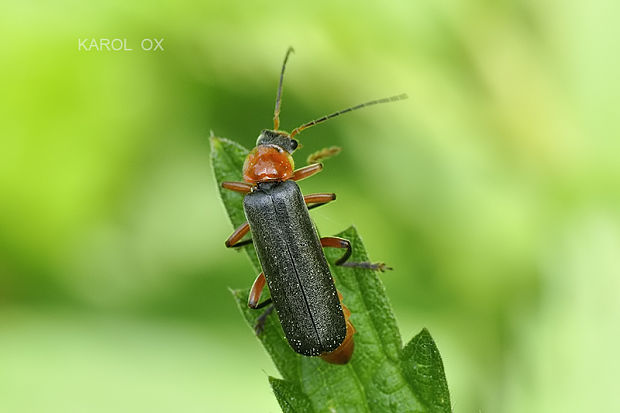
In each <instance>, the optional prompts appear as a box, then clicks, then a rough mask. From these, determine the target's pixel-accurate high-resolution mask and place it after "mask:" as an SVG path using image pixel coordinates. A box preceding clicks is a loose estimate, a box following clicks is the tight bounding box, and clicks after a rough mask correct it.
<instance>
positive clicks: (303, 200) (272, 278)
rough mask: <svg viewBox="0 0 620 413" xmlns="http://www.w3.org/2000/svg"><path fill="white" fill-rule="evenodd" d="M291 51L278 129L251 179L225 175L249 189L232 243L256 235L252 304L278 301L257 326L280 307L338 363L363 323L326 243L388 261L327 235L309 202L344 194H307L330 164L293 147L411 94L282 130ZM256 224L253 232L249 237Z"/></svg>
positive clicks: (255, 161) (261, 140)
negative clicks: (341, 286)
mask: <svg viewBox="0 0 620 413" xmlns="http://www.w3.org/2000/svg"><path fill="white" fill-rule="evenodd" d="M291 51H292V49H289V50H288V51H287V54H286V57H285V59H284V64H283V65H282V71H281V74H280V84H279V87H278V94H277V98H276V108H275V113H274V130H263V131H262V132H261V134H260V136H259V137H258V140H257V143H256V147H255V148H254V149H253V150H252V151H251V152H250V153H249V154H248V156H247V158H246V160H245V163H244V166H243V179H244V182H223V183H222V186H223V187H224V188H227V189H230V190H233V191H237V192H241V193H244V194H246V195H245V197H244V200H243V208H244V211H245V216H246V218H247V222H246V223H244V224H243V225H241V226H240V227H239V228H237V229H236V230H235V231H234V232H233V234H232V235H231V236H230V237H229V238H228V240H227V241H226V246H227V247H239V246H242V245H246V244H248V243H253V244H254V247H255V248H256V252H257V255H258V258H259V261H260V263H261V267H262V270H263V272H261V273H260V274H259V275H258V277H257V278H256V281H254V285H253V286H252V289H251V290H250V296H249V300H248V305H249V306H250V307H251V308H255V309H258V308H262V307H265V306H267V305H269V304H270V303H272V302H273V305H272V306H270V307H269V308H268V309H267V310H266V311H265V313H264V314H263V315H262V316H261V317H260V318H259V322H258V325H257V331H259V330H260V329H261V328H262V325H261V323H263V322H264V320H265V317H266V316H267V315H268V314H269V313H270V312H271V311H272V310H273V309H274V308H275V310H276V311H277V313H278V316H279V318H280V322H281V324H282V329H283V330H284V333H285V336H286V338H287V340H288V342H289V344H290V345H291V347H292V348H293V350H295V351H296V352H297V353H300V354H303V355H305V356H320V357H321V358H323V359H324V360H326V361H328V362H330V363H336V364H345V363H347V362H348V361H349V360H350V358H351V356H352V355H353V347H354V344H353V334H354V333H355V328H354V327H353V324H351V322H350V320H349V317H350V315H351V313H350V311H349V310H348V309H347V308H346V307H345V306H344V305H343V304H342V296H341V295H340V293H339V292H338V291H337V290H336V286H335V285H334V281H333V278H332V275H331V272H330V269H329V266H328V264H327V260H326V258H325V254H324V253H323V250H322V248H323V247H334V248H342V249H345V250H346V252H345V253H344V255H343V256H342V257H341V258H340V259H339V260H338V261H336V265H343V266H349V267H362V268H367V269H378V270H381V271H383V270H384V269H385V268H386V267H385V265H384V264H380V263H379V264H371V263H367V262H359V263H353V262H348V261H347V260H348V258H349V257H350V255H351V243H350V242H349V241H348V240H345V239H342V238H337V237H325V238H319V236H318V234H317V231H316V229H315V228H314V225H313V223H312V220H311V219H310V214H309V212H308V210H309V209H312V208H315V207H318V206H321V205H325V204H326V203H328V202H331V201H333V200H334V199H335V198H336V196H335V194H332V193H320V194H311V195H306V196H303V195H302V193H301V191H300V189H299V186H298V185H297V183H296V182H295V181H298V180H300V179H303V178H307V177H309V176H311V175H313V174H315V173H317V172H319V171H321V169H322V165H321V164H320V163H314V164H311V165H308V166H305V167H303V168H300V169H294V161H293V158H292V154H293V152H294V151H295V149H297V146H298V142H297V140H295V139H294V136H295V135H296V134H298V133H299V132H301V131H302V130H304V129H306V128H308V127H311V126H314V125H315V124H317V123H320V122H323V121H325V120H327V119H330V118H332V117H335V116H338V115H340V114H341V113H345V112H349V111H351V110H354V109H359V108H362V107H365V106H369V105H372V104H375V103H384V102H390V101H395V100H400V99H403V98H405V96H404V95H400V96H395V97H392V98H386V99H381V100H376V101H371V102H367V103H365V104H362V105H358V106H356V107H353V108H349V109H345V110H343V111H340V112H336V113H334V114H331V115H328V116H324V117H323V118H320V119H317V120H314V121H311V122H308V123H306V124H304V125H301V126H300V127H298V128H296V129H294V130H293V132H291V133H290V134H288V133H286V132H283V131H279V130H277V129H278V126H279V112H280V99H281V93H282V80H283V77H284V69H285V67H286V62H287V60H288V57H289V55H290V53H291ZM329 152H330V151H326V153H329ZM250 231H251V232H252V239H250V240H246V241H242V239H243V237H244V236H245V235H246V234H247V233H248V232H250ZM265 283H267V284H268V286H269V291H270V293H271V298H269V299H267V300H265V301H263V302H261V303H259V300H260V295H261V293H262V290H263V288H264V286H265Z"/></svg>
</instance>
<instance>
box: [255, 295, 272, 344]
mask: <svg viewBox="0 0 620 413" xmlns="http://www.w3.org/2000/svg"><path fill="white" fill-rule="evenodd" d="M270 300H271V299H270ZM273 308H274V307H273V305H270V306H269V307H267V309H266V310H265V312H264V313H262V314H261V315H260V316H259V317H258V318H257V319H256V324H254V332H255V333H256V335H257V336H260V335H261V333H262V332H263V330H264V329H265V322H266V321H267V317H269V314H271V313H273Z"/></svg>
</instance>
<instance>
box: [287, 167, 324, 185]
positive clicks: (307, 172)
mask: <svg viewBox="0 0 620 413" xmlns="http://www.w3.org/2000/svg"><path fill="white" fill-rule="evenodd" d="M322 169H323V164H320V163H314V164H312V165H308V166H304V167H303V168H299V169H297V170H295V171H293V176H292V177H291V180H293V181H299V180H300V179H304V178H307V177H309V176H312V175H314V174H316V173H318V172H321V170H322Z"/></svg>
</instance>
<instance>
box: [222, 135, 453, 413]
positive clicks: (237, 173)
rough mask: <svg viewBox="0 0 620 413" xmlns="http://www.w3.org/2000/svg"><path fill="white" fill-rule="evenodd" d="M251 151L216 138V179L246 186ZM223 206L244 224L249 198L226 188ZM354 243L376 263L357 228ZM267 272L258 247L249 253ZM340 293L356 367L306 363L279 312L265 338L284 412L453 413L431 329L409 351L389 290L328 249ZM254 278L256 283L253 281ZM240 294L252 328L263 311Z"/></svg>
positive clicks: (357, 255) (360, 255)
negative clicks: (244, 174) (245, 166)
mask: <svg viewBox="0 0 620 413" xmlns="http://www.w3.org/2000/svg"><path fill="white" fill-rule="evenodd" d="M247 153H248V150H247V149H245V148H243V147H241V146H239V145H238V144H236V143H234V142H232V141H229V140H227V139H223V138H217V137H211V159H212V165H213V169H214V172H215V177H216V180H217V183H218V186H220V183H221V182H222V181H241V180H242V177H241V168H242V165H243V161H244V158H245V156H246V155H247ZM220 193H221V195H222V201H223V202H224V206H225V207H226V210H227V212H228V216H229V217H230V220H231V222H232V224H233V226H235V227H236V226H238V225H240V224H242V223H243V222H244V221H245V217H244V213H243V207H242V200H243V196H242V195H240V194H236V193H233V192H231V191H227V190H224V189H221V187H220ZM338 236H340V237H343V238H346V239H348V240H350V241H351V244H352V245H353V254H352V256H351V260H352V261H369V260H368V256H367V255H366V251H365V249H364V246H363V243H362V240H361V238H360V237H359V235H358V233H357V231H356V230H355V228H354V227H350V228H348V229H347V230H345V231H343V232H341V233H340V234H338ZM244 249H245V252H246V253H247V255H248V256H249V258H250V261H251V262H252V264H253V265H254V269H255V271H256V272H255V274H258V273H259V272H260V266H259V262H258V259H257V256H256V252H255V251H254V248H253V246H252V245H249V246H247V247H244ZM325 253H326V256H327V259H328V261H329V262H330V267H331V270H332V275H333V277H334V281H335V282H336V287H337V288H338V290H339V291H340V292H341V293H342V295H343V300H344V304H345V305H346V306H347V307H348V308H349V310H351V322H352V323H353V325H354V326H355V328H356V330H357V332H356V334H355V336H354V337H355V351H354V354H353V358H352V359H351V361H350V362H349V363H348V364H346V365H344V366H340V365H333V364H329V363H326V362H324V361H323V360H321V359H320V358H315V357H304V356H301V355H299V354H297V353H295V352H294V351H293V350H292V349H291V347H290V346H289V345H288V342H287V341H286V339H285V337H284V333H283V331H282V327H281V326H280V322H279V320H278V317H277V314H276V313H275V312H274V313H272V314H271V315H270V316H269V317H267V321H266V323H265V328H264V330H263V332H262V334H260V335H259V336H258V338H259V340H260V341H261V342H262V344H263V346H264V347H265V349H266V350H267V352H268V353H269V354H270V356H271V358H272V359H273V361H274V363H275V365H276V367H277V368H278V371H279V372H280V374H282V378H283V380H280V379H274V378H270V382H271V385H272V388H273V391H274V393H275V395H276V397H277V399H278V402H279V403H280V406H281V407H282V410H283V411H285V412H296V411H300V412H312V411H314V412H335V411H337V412H420V413H422V412H424V413H425V412H442V413H449V412H450V411H451V408H450V397H449V393H448V387H447V384H446V379H445V375H444V370H443V364H442V362H441V358H440V356H439V352H438V351H437V348H436V346H435V343H434V342H433V340H432V338H431V336H430V334H429V333H428V331H427V330H426V329H424V330H422V332H421V333H420V334H418V335H417V336H416V337H415V338H414V339H413V340H411V342H410V343H409V344H407V346H406V347H405V348H404V349H403V348H402V340H401V337H400V333H399V331H398V327H397V325H396V320H395V318H394V314H393V313H392V310H391V308H390V304H389V302H388V299H387V296H386V294H385V289H384V287H383V284H382V282H381V280H380V278H379V277H378V275H377V273H376V272H374V271H369V270H364V269H359V268H349V267H340V266H335V265H333V263H334V261H335V260H336V259H338V258H339V257H340V256H341V255H342V251H339V250H334V249H326V250H325ZM250 278H252V277H250ZM233 295H234V297H235V299H236V301H237V304H238V306H239V309H240V310H241V313H242V314H243V316H244V317H245V319H246V321H247V322H248V324H249V326H250V327H252V331H253V326H254V325H255V324H256V320H257V318H258V317H259V316H260V315H261V311H256V310H251V309H249V308H248V306H247V304H246V303H247V298H248V290H247V289H244V290H234V291H233Z"/></svg>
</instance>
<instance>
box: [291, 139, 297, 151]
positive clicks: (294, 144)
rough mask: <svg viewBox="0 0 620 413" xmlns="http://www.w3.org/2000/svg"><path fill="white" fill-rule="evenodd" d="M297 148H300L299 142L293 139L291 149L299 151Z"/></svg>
mask: <svg viewBox="0 0 620 413" xmlns="http://www.w3.org/2000/svg"><path fill="white" fill-rule="evenodd" d="M297 146H299V142H297V141H296V140H295V139H291V149H292V150H295V149H297Z"/></svg>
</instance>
